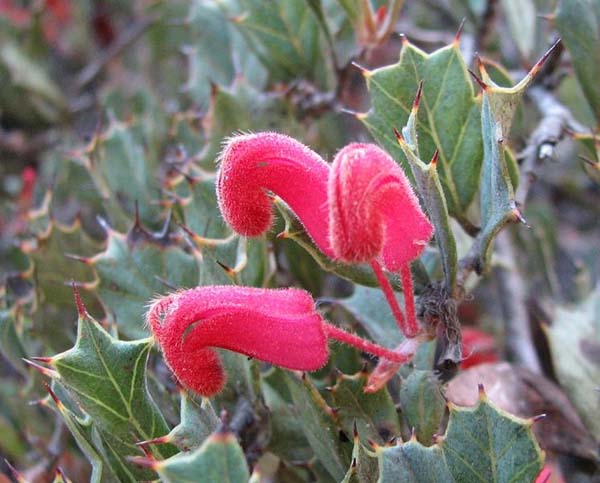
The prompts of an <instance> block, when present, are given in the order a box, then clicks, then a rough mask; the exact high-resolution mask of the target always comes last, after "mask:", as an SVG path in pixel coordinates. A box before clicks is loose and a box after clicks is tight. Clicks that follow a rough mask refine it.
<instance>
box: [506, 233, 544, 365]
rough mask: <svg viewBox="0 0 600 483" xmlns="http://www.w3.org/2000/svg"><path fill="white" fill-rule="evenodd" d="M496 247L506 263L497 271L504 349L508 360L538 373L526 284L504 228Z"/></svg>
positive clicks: (538, 363)
mask: <svg viewBox="0 0 600 483" xmlns="http://www.w3.org/2000/svg"><path fill="white" fill-rule="evenodd" d="M496 250H497V252H498V254H499V255H500V256H501V257H502V260H504V261H505V262H506V263H510V266H507V265H506V264H503V265H502V266H500V267H498V270H497V272H496V275H497V280H498V292H499V296H500V297H499V298H500V305H501V307H502V313H503V316H504V317H503V318H504V327H505V330H506V345H505V351H506V356H507V358H508V360H511V361H514V362H516V363H517V364H519V365H521V366H523V367H526V368H527V369H529V370H531V371H533V372H536V373H540V372H541V366H540V362H539V359H538V356H537V353H536V350H535V346H534V343H533V337H532V334H531V325H530V322H529V314H528V311H527V304H526V298H527V293H526V286H525V282H524V281H523V277H522V276H521V274H520V273H519V270H518V268H517V266H516V264H515V260H516V252H515V249H514V246H513V243H512V240H511V238H510V234H509V233H508V232H506V231H503V232H502V233H500V234H499V235H498V237H497V238H496Z"/></svg>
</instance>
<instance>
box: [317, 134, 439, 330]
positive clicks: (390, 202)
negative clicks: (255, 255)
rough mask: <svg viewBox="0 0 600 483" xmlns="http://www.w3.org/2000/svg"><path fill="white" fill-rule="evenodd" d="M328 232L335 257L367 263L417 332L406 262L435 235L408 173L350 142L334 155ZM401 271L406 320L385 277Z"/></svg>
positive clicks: (377, 151)
mask: <svg viewBox="0 0 600 483" xmlns="http://www.w3.org/2000/svg"><path fill="white" fill-rule="evenodd" d="M328 190H329V191H328V192H329V206H330V218H329V232H330V237H331V244H332V247H333V251H334V253H335V255H336V257H337V258H338V259H341V260H343V261H346V262H350V263H359V262H369V263H371V266H372V267H373V270H374V272H375V275H376V276H377V278H378V280H379V283H380V285H381V288H382V290H383V292H384V294H385V296H386V298H387V300H388V303H389V304H390V306H391V308H392V312H394V315H395V317H396V319H397V320H398V323H399V325H400V328H401V329H402V331H403V332H404V334H405V335H406V336H407V337H414V336H415V335H417V334H418V332H419V326H418V324H417V320H416V314H415V305H414V295H413V286H412V276H411V273H410V262H411V261H412V260H414V259H415V258H417V257H418V256H419V255H420V254H421V252H422V251H423V249H424V248H425V246H426V245H427V242H428V241H429V239H430V238H431V236H432V234H433V226H432V225H431V223H430V222H429V220H428V219H427V217H426V216H425V214H424V213H423V211H421V207H420V206H419V201H418V199H417V197H416V196H415V194H414V192H413V190H412V188H411V186H410V183H409V181H408V179H407V178H406V175H405V174H404V172H403V171H402V169H401V168H400V167H399V166H398V165H397V164H396V163H395V162H394V160H393V159H392V158H391V157H390V156H389V155H388V154H387V153H386V152H385V151H383V150H382V149H381V148H379V147H378V146H376V145H374V144H356V143H355V144H349V145H348V146H346V147H345V148H343V149H342V150H341V151H340V152H339V153H338V154H337V156H336V157H335V159H334V161H333V165H332V168H331V174H330V177H329V184H328ZM379 260H381V264H382V265H383V267H385V268H386V269H387V270H389V271H390V272H398V271H400V275H401V279H402V285H403V288H404V294H405V304H406V312H407V319H408V320H407V321H405V320H404V316H403V315H402V311H401V310H400V308H399V307H398V303H397V301H396V298H395V296H394V293H393V290H392V288H391V286H390V284H389V281H388V280H387V278H386V277H385V275H384V273H383V270H382V268H381V265H380V262H379Z"/></svg>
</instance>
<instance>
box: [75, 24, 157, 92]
mask: <svg viewBox="0 0 600 483" xmlns="http://www.w3.org/2000/svg"><path fill="white" fill-rule="evenodd" d="M158 18H159V17H158V16H157V15H150V16H147V17H144V18H142V19H140V20H138V21H136V22H134V23H133V24H132V25H130V26H129V27H128V28H127V29H126V30H125V31H124V32H123V33H122V34H121V35H119V37H117V39H116V40H115V41H114V42H113V43H112V44H111V45H110V46H109V47H108V48H107V49H106V50H104V51H103V52H102V53H101V54H100V56H99V57H98V58H96V60H94V61H92V62H91V63H90V64H88V65H87V66H86V67H84V68H83V69H82V70H81V72H79V74H78V75H77V80H76V85H77V87H78V88H79V89H82V88H83V87H85V86H86V85H88V84H89V83H90V82H92V81H93V80H94V79H95V78H96V77H97V76H98V74H100V72H102V70H103V69H104V67H106V66H107V65H108V63H109V62H110V61H111V60H112V59H114V58H115V57H116V56H118V55H119V54H120V53H121V52H123V50H125V48H126V47H127V46H129V45H130V44H131V43H133V42H134V41H135V40H137V39H138V38H139V37H140V36H141V35H142V34H143V33H144V32H145V31H146V29H147V28H148V27H150V25H152V24H153V23H154V22H156V20H158Z"/></svg>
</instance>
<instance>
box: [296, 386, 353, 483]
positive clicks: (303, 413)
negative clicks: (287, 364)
mask: <svg viewBox="0 0 600 483" xmlns="http://www.w3.org/2000/svg"><path fill="white" fill-rule="evenodd" d="M286 382H287V386H288V389H289V391H290V394H291V397H292V401H293V403H294V405H295V406H296V409H297V411H298V415H299V418H300V419H301V420H302V421H303V426H302V430H303V431H304V434H305V436H306V439H307V440H308V442H309V444H310V446H311V448H312V449H313V451H314V453H315V456H316V457H317V458H318V459H319V461H320V462H321V464H322V465H323V466H324V467H325V468H326V469H327V472H328V473H329V474H330V475H331V477H333V478H334V479H335V480H336V481H340V480H342V479H343V478H344V475H345V474H346V468H347V467H348V466H349V463H350V460H349V456H350V451H348V448H347V447H346V446H347V445H345V444H344V443H342V442H341V441H340V434H339V432H340V427H339V426H338V424H337V421H336V419H335V418H334V416H333V413H332V410H331V408H330V407H329V406H328V405H327V403H326V402H325V400H324V399H323V397H322V396H321V395H320V394H319V392H318V391H317V389H316V388H315V386H314V385H313V383H312V382H311V381H310V379H309V378H308V377H307V376H304V377H303V378H302V379H301V378H299V377H298V376H296V375H294V374H286Z"/></svg>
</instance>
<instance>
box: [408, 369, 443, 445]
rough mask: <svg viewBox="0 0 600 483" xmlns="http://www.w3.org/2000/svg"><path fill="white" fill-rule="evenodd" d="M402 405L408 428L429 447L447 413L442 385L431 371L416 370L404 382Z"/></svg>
mask: <svg viewBox="0 0 600 483" xmlns="http://www.w3.org/2000/svg"><path fill="white" fill-rule="evenodd" d="M400 405H401V407H402V415H403V416H404V417H405V418H406V422H407V423H408V427H409V428H412V429H414V431H415V433H416V437H417V438H418V440H419V441H420V442H421V443H423V444H425V445H429V444H430V443H431V441H432V437H433V435H434V434H436V433H437V431H438V429H439V427H440V424H441V422H442V418H443V417H444V413H445V411H446V400H445V399H444V396H442V392H441V388H440V383H439V381H437V379H436V378H435V376H434V375H433V373H432V372H431V371H421V370H414V371H412V372H411V373H410V374H409V375H408V377H407V378H406V379H403V380H402V385H401V386H400Z"/></svg>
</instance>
